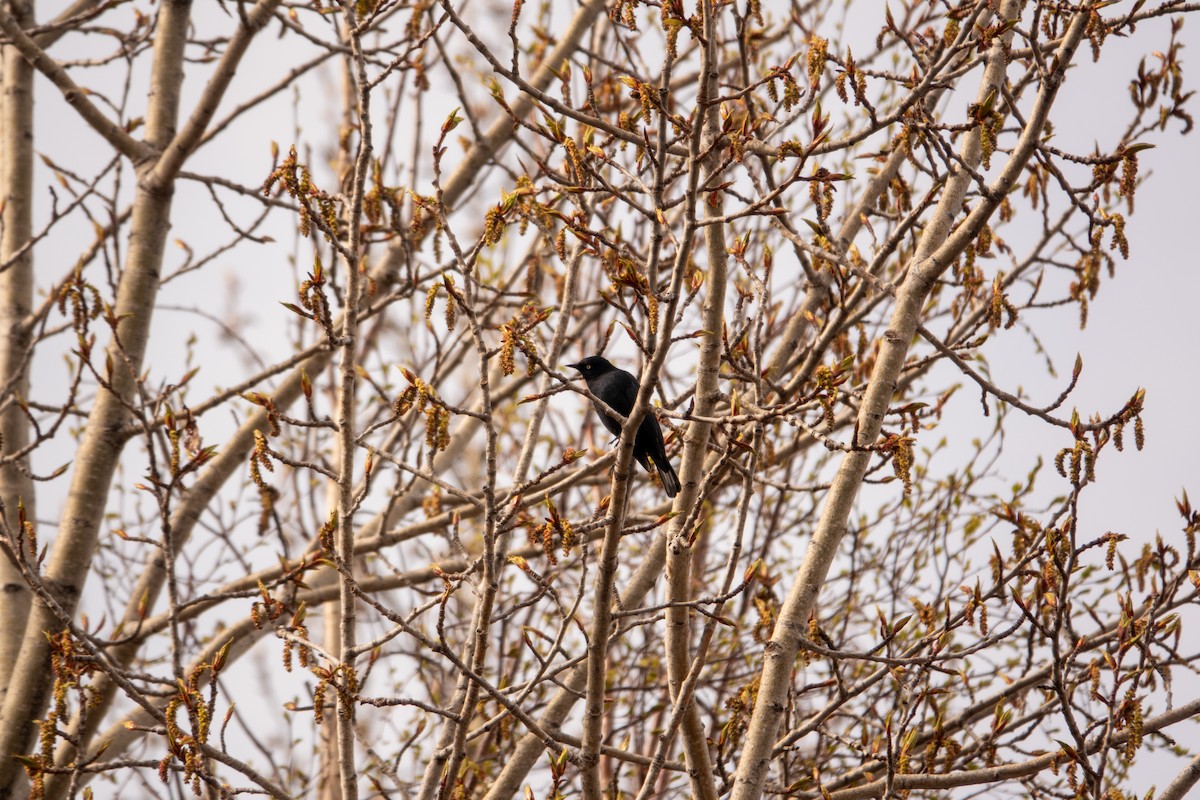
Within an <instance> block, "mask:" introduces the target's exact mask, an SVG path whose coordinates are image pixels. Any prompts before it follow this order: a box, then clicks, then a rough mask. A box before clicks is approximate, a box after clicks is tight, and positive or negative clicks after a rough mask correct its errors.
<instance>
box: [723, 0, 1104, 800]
mask: <svg viewBox="0 0 1200 800" xmlns="http://www.w3.org/2000/svg"><path fill="white" fill-rule="evenodd" d="M1019 5H1020V4H1019V3H1018V2H1016V0H1006V1H1005V2H1004V4H1003V5H1002V7H1001V9H1000V16H1001V18H1002V19H1013V18H1016V16H1017V14H1018V10H1019ZM1089 10H1090V9H1085V10H1083V11H1081V12H1079V13H1077V14H1076V15H1075V16H1074V18H1073V19H1072V21H1071V25H1070V27H1069V29H1068V32H1067V35H1066V37H1064V40H1063V42H1062V44H1061V46H1060V48H1059V50H1058V52H1057V53H1056V54H1055V56H1054V59H1053V61H1052V62H1051V70H1050V72H1049V74H1047V76H1046V77H1045V79H1044V80H1043V83H1042V88H1041V91H1040V92H1039V94H1038V98H1037V101H1036V103H1035V105H1034V108H1033V110H1032V112H1031V113H1030V115H1029V117H1028V121H1027V123H1026V126H1025V128H1024V130H1023V131H1022V134H1021V138H1020V141H1019V142H1018V144H1017V147H1016V148H1015V149H1014V151H1013V153H1012V155H1011V156H1010V158H1009V159H1008V161H1007V162H1006V164H1005V166H1004V169H1003V170H1002V172H1001V174H1000V176H999V178H997V180H996V182H995V183H994V184H993V185H991V186H990V187H988V188H989V190H990V191H988V192H987V194H986V196H985V197H984V198H982V199H981V200H980V201H979V202H978V204H977V206H976V208H975V209H974V210H973V211H972V212H971V213H970V214H969V215H968V216H967V218H966V220H964V221H962V222H961V223H960V224H959V226H958V228H957V229H956V230H955V231H954V233H953V235H950V230H951V226H952V225H953V224H954V222H955V221H956V220H957V219H958V215H959V212H960V211H961V209H962V201H963V198H964V197H965V196H966V193H967V190H968V189H969V188H970V186H971V184H972V182H973V177H972V175H971V174H970V171H968V170H967V169H963V167H962V166H960V165H956V167H955V169H954V170H953V171H952V173H951V175H950V177H949V179H948V180H947V182H946V186H945V188H944V189H943V193H942V196H941V198H940V201H939V203H938V205H937V208H936V209H935V211H934V214H933V216H932V217H931V219H930V222H929V224H928V225H926V227H925V230H924V232H923V234H922V237H921V241H920V242H919V244H918V247H917V252H916V254H915V255H914V257H913V260H912V263H911V266H910V268H909V270H908V276H907V278H906V279H905V281H904V283H903V284H902V285H901V287H900V289H899V292H898V294H897V298H896V306H895V309H894V311H893V313H892V317H891V320H890V323H889V325H888V330H887V332H886V333H885V334H884V337H883V339H882V340H881V341H880V349H879V357H878V359H877V360H876V362H875V367H874V370H873V372H872V374H871V379H870V382H869V383H868V385H867V390H866V395H865V397H864V398H863V403H862V407H861V409H860V412H859V417H858V426H857V431H858V437H859V442H860V443H866V444H870V443H873V442H875V440H876V438H877V437H878V435H879V431H880V427H881V425H882V422H883V418H884V415H885V414H886V413H887V409H888V404H889V403H890V401H891V398H892V395H893V393H894V391H895V387H896V383H897V380H898V379H899V376H900V371H901V369H902V368H903V366H904V363H905V360H906V358H907V355H908V350H909V347H910V345H911V343H912V341H913V337H914V336H915V334H916V329H917V325H918V324H919V322H920V315H921V308H922V306H923V304H924V302H925V299H926V298H927V297H928V294H929V292H930V290H931V289H932V288H933V286H934V284H935V282H936V281H937V279H938V277H939V276H940V275H941V274H942V273H943V272H944V271H945V270H946V269H947V268H948V267H949V266H950V265H951V264H952V263H953V262H954V259H955V257H956V256H957V255H958V254H959V253H961V252H962V250H963V249H964V248H965V247H966V246H967V244H969V243H970V242H971V241H972V240H973V239H974V237H975V236H976V235H977V234H978V232H979V230H980V228H981V227H982V226H983V224H984V223H985V222H986V221H987V219H988V218H989V217H990V215H991V214H992V213H993V212H994V211H995V209H996V207H997V206H998V205H999V203H1000V200H1001V199H1002V198H1003V197H1004V195H1005V194H1006V193H1007V192H1008V191H1009V190H1010V189H1011V188H1012V186H1013V185H1014V183H1015V182H1016V179H1017V177H1018V176H1019V175H1020V173H1021V170H1022V169H1024V166H1025V163H1026V162H1027V161H1028V159H1029V157H1030V155H1031V154H1032V152H1033V149H1034V146H1035V145H1036V143H1037V141H1038V139H1039V137H1040V135H1041V131H1042V127H1043V126H1044V124H1045V121H1046V117H1047V115H1048V112H1049V109H1050V106H1051V105H1052V104H1053V102H1054V98H1055V97H1056V95H1057V92H1058V87H1059V85H1060V84H1061V82H1062V78H1063V74H1064V73H1065V70H1066V66H1067V64H1069V63H1070V61H1071V58H1072V56H1073V55H1074V52H1075V49H1076V47H1078V45H1079V41H1080V39H1081V38H1082V36H1083V32H1084V28H1085V22H1086V19H1087V15H1088V13H1089ZM1011 36H1012V34H1011V32H1010V33H1008V34H1007V35H1006V36H1005V37H1003V39H998V40H997V41H996V42H995V43H994V44H993V45H992V48H991V50H990V51H989V54H988V57H987V65H986V67H985V69H984V74H983V79H982V81H981V85H980V88H979V92H978V95H977V100H976V102H979V103H982V102H984V101H985V100H986V99H987V98H988V97H989V96H996V97H998V96H999V95H1000V87H1001V86H1002V84H1003V80H1004V75H1005V71H1006V67H1007V55H1006V53H1007V47H1008V42H1009V41H1010V40H1011ZM959 156H960V158H961V159H962V161H963V164H965V165H966V166H967V167H968V168H969V169H970V170H974V169H975V168H976V167H977V166H978V164H979V162H980V158H981V148H980V135H979V131H978V129H975V130H973V131H971V133H970V134H968V135H967V136H965V137H964V140H963V143H962V147H961V149H960V152H959ZM870 460H871V453H870V452H864V451H854V452H848V453H846V454H845V456H844V457H843V459H842V462H841V465H840V467H839V469H838V473H837V476H836V477H835V478H834V481H833V484H832V486H831V487H830V491H829V494H828V496H827V498H826V501H825V506H824V508H823V510H822V513H821V518H820V521H819V522H818V524H817V529H816V531H814V533H813V538H812V541H811V542H810V543H809V546H808V550H807V552H806V554H805V558H804V561H803V562H802V564H801V566H800V569H799V571H798V573H797V575H796V578H795V581H794V582H793V584H792V588H791V590H790V591H789V592H788V596H787V598H786V600H785V601H784V604H783V606H782V608H781V609H780V612H779V619H778V621H777V622H776V624H775V628H774V631H773V632H772V635H771V640H770V641H769V642H768V643H767V647H766V651H765V654H764V656H765V665H764V668H763V672H762V678H761V681H760V685H759V691H758V697H757V700H756V701H755V705H754V712H753V715H752V717H751V720H750V726H749V729H748V730H747V733H746V742H745V746H744V749H743V751H742V755H741V758H740V760H739V763H738V768H737V772H736V775H735V779H734V789H733V794H732V798H733V800H758V798H760V797H761V796H762V793H763V789H764V785H765V783H766V779H767V774H768V771H769V768H770V764H771V760H772V755H773V746H774V743H775V738H776V736H777V735H778V732H779V726H780V724H781V723H782V720H783V716H784V714H785V712H786V711H787V700H788V694H789V692H790V690H791V687H792V675H793V670H794V666H795V660H796V654H797V651H798V649H799V644H800V640H801V639H802V638H803V636H804V634H805V633H806V631H807V623H808V618H809V616H810V615H811V614H812V611H813V607H814V605H815V603H816V598H817V594H818V592H819V591H820V587H821V585H822V583H823V582H824V580H825V577H826V575H827V574H828V572H829V568H830V566H831V565H832V564H833V560H834V558H835V556H836V555H837V552H838V547H839V544H840V542H841V540H842V537H843V536H844V535H845V532H846V530H847V518H848V517H849V514H850V511H851V509H852V508H853V505H854V499H855V497H856V496H857V494H858V489H859V487H860V486H861V485H862V481H863V477H864V475H865V473H866V470H867V467H868V465H869V463H870Z"/></svg>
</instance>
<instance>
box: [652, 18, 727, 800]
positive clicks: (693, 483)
mask: <svg viewBox="0 0 1200 800" xmlns="http://www.w3.org/2000/svg"><path fill="white" fill-rule="evenodd" d="M716 14H717V10H716V9H715V8H714V7H713V4H712V3H711V2H708V1H707V0H706V2H705V3H704V28H705V37H706V39H707V40H708V44H707V46H706V47H705V51H704V53H703V57H702V63H701V76H702V80H704V81H705V82H706V89H705V91H704V93H703V95H702V97H703V101H708V100H709V99H710V98H716V97H717V96H718V94H719V93H718V86H717V53H716V30H717V26H716ZM703 101H702V104H701V106H700V114H701V115H703V127H704V140H703V141H704V144H703V150H704V152H705V157H704V182H705V185H716V184H719V183H720V182H721V181H720V177H719V176H720V174H721V173H720V172H719V171H718V170H717V167H718V165H719V164H720V162H721V155H722V152H721V150H720V149H715V148H716V145H717V142H718V139H719V138H720V135H721V119H720V115H719V114H718V113H717V112H718V108H717V106H716V104H715V103H714V104H713V105H710V106H707V107H705V106H704V105H703ZM700 208H701V215H702V216H703V217H704V218H705V219H706V220H712V219H715V218H719V217H721V215H722V213H723V210H724V204H723V203H722V202H721V193H717V194H716V195H715V196H713V197H711V198H709V197H706V198H705V199H704V201H703V202H701V203H700ZM704 244H705V255H706V257H707V258H706V261H707V266H708V271H707V273H706V275H705V279H704V288H705V290H706V294H705V296H704V307H703V314H704V325H703V328H704V330H706V331H709V335H707V336H705V337H703V338H702V339H701V340H700V363H699V365H698V367H697V369H696V389H695V393H694V405H695V415H696V416H697V417H700V418H701V419H696V420H693V421H692V422H691V423H690V424H689V425H688V427H687V433H686V435H685V436H684V447H683V456H682V458H681V459H680V468H679V469H680V484H681V487H680V492H679V494H678V495H677V496H676V497H675V503H674V506H673V510H674V511H675V513H676V514H677V516H675V517H674V518H673V519H672V520H671V523H670V528H669V530H668V534H667V602H668V603H670V604H671V605H670V606H669V607H668V608H667V613H666V617H667V620H666V622H667V625H666V646H667V684H668V687H669V689H670V693H671V701H672V702H673V703H675V704H676V705H680V704H682V705H683V706H684V711H683V721H682V723H681V725H680V728H681V734H682V738H683V746H684V755H685V758H686V759H687V765H688V777H689V779H690V781H691V786H692V795H693V796H694V797H696V798H699V800H716V798H717V786H716V782H715V781H714V780H713V773H712V759H711V758H710V756H709V752H708V739H707V737H706V735H705V729H704V722H703V721H702V720H701V719H700V714H699V711H698V710H697V709H696V704H695V702H693V699H692V697H691V696H690V695H691V693H690V692H689V693H688V695H689V696H687V697H682V696H681V690H682V687H683V684H684V681H685V680H686V678H687V675H688V671H689V669H690V668H691V661H692V656H691V621H692V611H691V609H690V608H688V607H687V606H686V605H683V604H684V603H687V602H689V601H690V600H692V599H693V597H692V593H693V591H694V589H695V584H694V583H693V581H692V566H693V565H692V560H693V558H695V557H696V554H697V552H698V551H697V549H696V547H695V543H694V542H692V541H690V540H689V535H690V532H689V531H688V530H687V529H685V528H684V523H685V522H686V521H688V520H691V519H693V517H692V516H691V515H690V514H689V513H688V512H689V511H690V510H691V509H692V508H693V507H694V506H695V505H696V504H697V503H699V502H702V501H703V498H702V497H700V494H699V488H700V479H701V477H702V475H703V474H704V467H705V463H704V462H705V456H706V455H707V451H708V440H709V436H710V433H711V429H712V424H711V423H709V422H704V421H701V420H702V419H703V418H705V417H708V416H710V415H712V414H713V413H714V410H715V409H716V407H717V401H718V400H719V398H720V386H719V385H718V382H717V377H718V373H719V371H720V368H721V349H722V346H721V336H720V334H719V333H718V332H719V331H721V330H723V329H724V325H725V289H726V283H727V280H726V277H727V265H728V255H727V253H726V244H725V225H724V224H723V223H720V222H709V223H708V224H707V225H706V226H705V228H704ZM701 513H703V512H701ZM697 527H703V526H702V525H700V524H699V522H697ZM699 566H700V567H701V568H702V567H703V564H700V565H699Z"/></svg>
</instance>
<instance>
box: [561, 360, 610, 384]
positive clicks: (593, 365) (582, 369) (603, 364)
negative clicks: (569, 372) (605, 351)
mask: <svg viewBox="0 0 1200 800" xmlns="http://www.w3.org/2000/svg"><path fill="white" fill-rule="evenodd" d="M566 366H568V367H570V368H571V369H574V370H577V371H578V372H579V374H580V375H582V376H583V379H584V380H591V379H592V378H598V377H600V376H601V375H603V374H604V373H606V372H612V371H613V370H614V369H616V367H614V366H613V365H612V364H610V363H608V359H606V358H604V356H588V357H587V358H585V359H584V360H583V361H580V362H579V363H578V364H567V365H566Z"/></svg>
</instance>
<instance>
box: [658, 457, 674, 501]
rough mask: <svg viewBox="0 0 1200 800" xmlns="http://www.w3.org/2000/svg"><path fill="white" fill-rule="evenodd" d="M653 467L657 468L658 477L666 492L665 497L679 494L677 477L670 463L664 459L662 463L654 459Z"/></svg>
mask: <svg viewBox="0 0 1200 800" xmlns="http://www.w3.org/2000/svg"><path fill="white" fill-rule="evenodd" d="M654 466H656V467H658V477H659V479H660V480H661V481H662V485H663V488H664V489H666V490H667V497H674V496H675V495H677V494H679V476H678V475H676V474H675V468H674V467H672V466H671V462H670V461H667V460H666V459H665V458H664V459H663V460H662V461H659V460H658V459H655V460H654Z"/></svg>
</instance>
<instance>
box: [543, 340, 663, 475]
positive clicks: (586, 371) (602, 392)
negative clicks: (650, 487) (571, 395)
mask: <svg viewBox="0 0 1200 800" xmlns="http://www.w3.org/2000/svg"><path fill="white" fill-rule="evenodd" d="M567 366H568V367H571V368H572V369H575V370H578V371H579V374H580V375H582V376H583V379H584V380H585V381H587V387H588V389H589V390H590V391H591V393H592V394H594V395H596V397H599V398H600V399H601V400H603V401H604V402H605V403H606V404H607V405H608V407H609V408H611V409H612V410H613V411H617V412H619V413H620V414H622V415H623V416H626V417H628V416H629V414H630V412H632V411H633V404H634V403H635V402H636V401H637V394H638V389H640V388H641V384H639V383H638V379H637V378H635V377H634V376H633V375H631V374H630V373H628V372H626V371H625V370H623V369H618V368H617V367H614V366H613V365H612V364H610V363H608V361H607V360H606V359H605V358H603V357H601V356H588V357H587V358H585V359H584V360H583V361H580V362H579V363H578V364H567ZM592 405H593V406H595V408H596V413H597V414H599V415H600V421H601V422H603V423H604V427H606V428H608V431H609V433H611V434H612V435H613V436H620V435H621V423H620V422H618V421H617V420H616V419H614V418H613V417H611V416H609V415H608V414H607V413H606V412H605V411H604V409H602V408H601V407H600V406H599V405H598V404H597V403H595V402H593V403H592ZM633 457H634V458H636V459H637V462H638V463H639V464H641V465H642V468H643V469H645V470H646V471H647V472H649V471H650V462H651V461H653V462H654V466H656V467H658V477H659V478H661V479H662V484H663V488H664V489H666V490H667V497H674V496H675V495H677V494H678V493H679V476H678V475H676V474H675V469H674V468H673V467H672V466H671V462H670V461H667V448H666V446H665V445H664V444H663V436H662V429H661V428H659V427H658V420H657V419H655V417H654V412H653V411H652V410H649V409H647V411H646V416H644V417H642V424H641V425H640V426H638V431H637V436H635V437H634V439H633Z"/></svg>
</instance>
